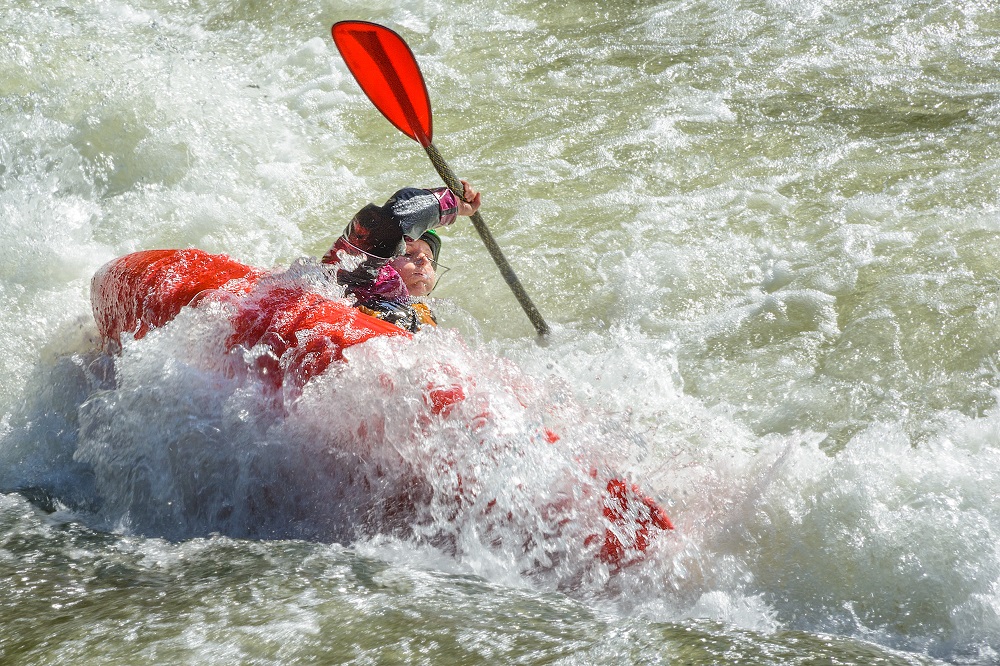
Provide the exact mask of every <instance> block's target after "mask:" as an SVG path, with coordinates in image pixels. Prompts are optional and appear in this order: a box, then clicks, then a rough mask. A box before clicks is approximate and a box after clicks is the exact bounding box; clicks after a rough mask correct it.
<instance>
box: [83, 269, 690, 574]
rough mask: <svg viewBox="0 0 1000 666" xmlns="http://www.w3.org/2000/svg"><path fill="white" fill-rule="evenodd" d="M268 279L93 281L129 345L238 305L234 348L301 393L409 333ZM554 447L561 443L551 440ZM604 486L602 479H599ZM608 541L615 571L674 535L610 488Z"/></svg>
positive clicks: (133, 277)
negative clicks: (358, 353) (187, 315)
mask: <svg viewBox="0 0 1000 666" xmlns="http://www.w3.org/2000/svg"><path fill="white" fill-rule="evenodd" d="M269 275H271V272H270V271H265V270H262V269H258V268H254V267H251V266H247V265H246V264H242V263H240V262H238V261H235V260H234V259H232V258H230V257H228V256H226V255H212V254H208V253H206V252H203V251H201V250H196V249H186V250H146V251H143V252H136V253H134V254H129V255H126V256H124V257H121V258H119V259H115V260H113V261H111V262H109V263H108V264H106V265H104V266H103V267H102V268H101V269H100V270H98V272H97V273H96V274H95V275H94V278H93V280H92V282H91V305H92V307H93V312H94V319H95V320H96V322H97V327H98V331H99V332H100V335H101V336H102V338H103V339H104V340H105V341H106V342H110V343H116V344H119V345H120V343H121V341H122V337H123V336H126V335H128V336H132V337H133V338H136V339H138V338H141V337H143V336H144V335H146V333H148V332H149V331H150V330H151V329H155V328H157V327H160V326H163V325H165V324H166V323H168V322H170V321H171V320H172V319H173V318H174V317H176V316H177V315H178V314H179V313H180V312H181V310H182V309H183V308H184V307H187V306H191V307H198V305H199V304H203V303H206V302H213V301H222V300H225V301H228V302H231V303H233V304H234V305H235V307H234V308H233V310H232V314H231V315H230V323H231V325H232V333H231V334H230V336H229V338H228V340H227V348H233V347H236V346H237V345H242V346H243V347H245V348H252V347H255V346H257V345H264V346H265V347H266V349H267V351H268V353H267V354H264V355H262V356H261V357H259V358H260V359H261V360H259V361H258V366H259V370H260V371H261V373H262V375H263V376H264V377H266V378H267V380H268V381H269V382H271V383H272V384H273V385H274V386H282V385H284V386H286V387H287V386H289V385H292V386H296V387H300V388H301V387H302V386H303V385H305V383H306V382H308V381H309V380H310V379H311V378H312V377H315V376H317V375H319V374H320V373H322V372H323V371H324V370H325V369H326V368H327V367H328V366H329V365H330V364H331V363H334V362H343V352H344V350H345V349H347V348H348V347H351V346H352V345H357V344H361V343H363V342H365V341H367V340H371V339H372V338H376V337H380V336H403V337H411V334H410V333H408V332H406V331H404V330H402V329H400V328H398V327H396V326H395V325H392V324H389V323H386V322H384V321H382V320H380V319H377V318H375V317H372V316H369V315H367V314H365V313H363V312H361V311H359V310H357V309H356V308H354V307H352V306H351V305H350V303H349V302H348V301H347V300H346V299H334V298H329V297H326V296H323V295H321V294H318V293H316V292H315V291H312V290H310V289H309V288H307V287H305V286H303V285H300V284H297V283H295V282H294V281H291V280H286V281H282V280H264V278H266V277H267V276H269ZM420 390H422V391H423V394H424V395H423V398H424V402H425V403H426V404H427V406H428V409H429V411H430V412H431V413H432V414H435V415H438V416H440V417H442V418H447V416H448V414H449V412H450V411H451V409H450V408H451V407H452V406H453V405H455V404H457V403H459V402H461V401H463V400H464V399H465V393H464V391H463V390H462V387H461V386H457V385H449V386H445V387H435V386H428V387H423V388H422V389H420ZM545 438H546V439H547V440H548V441H549V442H552V443H554V442H556V441H557V440H558V439H559V438H558V436H557V435H555V434H554V433H551V432H548V431H547V432H546V433H545ZM592 475H593V476H595V477H596V475H597V473H596V471H595V472H593V473H592ZM606 492H607V495H606V496H605V500H604V511H603V512H604V517H605V520H606V521H607V529H606V530H605V533H604V535H601V536H599V535H596V534H595V535H592V536H591V537H589V538H588V539H587V540H586V544H585V545H590V544H592V543H593V544H595V547H596V544H597V542H598V541H599V540H601V539H603V542H602V543H600V550H599V553H598V556H599V557H600V559H601V560H603V561H604V562H606V563H608V564H610V565H612V566H613V567H615V568H617V567H620V566H623V565H625V564H628V563H629V562H630V561H633V560H635V559H636V558H637V557H638V556H641V554H642V553H643V552H644V551H645V550H646V548H647V547H648V546H649V544H650V543H651V541H652V539H653V538H654V537H655V534H656V533H657V532H658V531H660V530H668V529H673V525H672V524H671V522H670V519H669V518H668V517H667V515H666V512H665V511H664V510H663V509H662V507H660V506H659V505H658V504H656V503H655V502H654V501H653V500H652V499H650V498H648V497H646V496H644V495H643V494H642V493H641V492H640V491H639V489H638V488H637V487H636V486H635V485H633V484H630V483H627V482H625V481H623V480H621V479H611V480H610V481H609V482H608V483H607V486H606Z"/></svg>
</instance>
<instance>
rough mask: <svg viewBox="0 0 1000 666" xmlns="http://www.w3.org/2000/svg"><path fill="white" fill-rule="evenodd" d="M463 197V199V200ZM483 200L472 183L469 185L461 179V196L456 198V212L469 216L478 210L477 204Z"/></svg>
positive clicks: (480, 203)
mask: <svg viewBox="0 0 1000 666" xmlns="http://www.w3.org/2000/svg"><path fill="white" fill-rule="evenodd" d="M463 199H464V201H463ZM482 203H483V200H482V197H481V196H480V194H479V192H477V191H476V190H475V189H474V188H473V187H472V185H469V181H467V180H463V181H462V198H461V199H459V200H458V214H459V215H464V216H466V217H470V216H472V215H475V213H476V211H477V210H479V206H480V205H482Z"/></svg>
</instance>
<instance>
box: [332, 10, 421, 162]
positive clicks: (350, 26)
mask: <svg viewBox="0 0 1000 666" xmlns="http://www.w3.org/2000/svg"><path fill="white" fill-rule="evenodd" d="M332 32H333V41H334V43H335V44H336V45H337V49H338V50H339V51H340V55H341V56H343V58H344V62H345V63H347V69H349V70H351V74H353V75H354V78H355V79H357V81H358V84H359V85H360V86H361V90H363V91H364V93H365V95H367V96H368V99H370V100H371V101H372V104H374V105H375V107H376V108H377V109H378V110H379V111H381V112H382V115H384V116H385V117H386V118H388V120H389V122H390V123H392V124H393V125H395V126H396V127H397V128H398V129H399V130H400V131H402V132H403V133H404V134H406V135H408V136H409V137H410V138H411V139H416V140H417V141H419V142H420V145H421V146H425V147H426V146H427V145H428V144H429V143H430V142H431V136H432V134H433V132H432V128H431V100H430V97H429V96H428V95H427V85H426V84H425V83H424V77H423V75H422V74H421V73H420V67H419V66H418V65H417V59H416V58H414V57H413V51H411V50H410V47H409V46H407V45H406V42H404V41H403V38H402V37H400V36H399V35H397V34H396V33H395V32H393V31H392V30H389V28H386V27H385V26H381V25H378V24H377V23H369V22H367V21H341V22H340V23H336V24H334V26H333V29H332Z"/></svg>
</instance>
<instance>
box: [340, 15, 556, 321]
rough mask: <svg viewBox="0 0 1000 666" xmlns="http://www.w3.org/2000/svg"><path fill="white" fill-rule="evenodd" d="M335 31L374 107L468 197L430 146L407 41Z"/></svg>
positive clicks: (372, 28)
mask: <svg viewBox="0 0 1000 666" xmlns="http://www.w3.org/2000/svg"><path fill="white" fill-rule="evenodd" d="M332 32H333V41H334V43H336V45H337V49H338V50H339V51H340V55H341V56H343V58H344V62H345V63H347V69H349V70H350V72H351V74H353V75H354V78H355V79H356V80H357V82H358V85H360V86H361V90H362V91H364V93H365V95H367V96H368V99H370V100H371V102H372V104H374V105H375V108H377V109H378V110H379V111H381V112H382V115H384V116H385V117H386V118H387V119H388V120H389V122H390V123H392V124H393V125H395V126H396V128H397V129H399V130H400V131H401V132H403V133H404V134H406V135H407V136H409V137H410V138H411V139H414V140H416V141H417V142H418V143H419V144H420V145H421V146H423V148H424V150H425V151H427V155H428V156H429V157H430V158H431V162H432V163H433V164H434V168H435V169H436V170H437V172H438V174H439V175H440V176H441V178H442V179H443V180H444V183H445V185H447V186H448V189H450V190H451V191H452V192H454V193H455V196H457V197H459V198H463V197H462V192H463V188H462V183H461V182H460V181H459V180H458V178H456V177H455V173H454V172H453V171H452V170H451V168H450V167H449V166H448V164H447V163H446V162H445V161H444V158H443V157H441V153H439V152H438V149H437V148H436V147H435V146H434V144H433V143H431V136H432V135H433V130H432V119H431V100H430V96H429V95H428V94H427V85H426V84H425V83H424V77H423V74H421V73H420V67H419V66H418V65H417V60H416V58H415V57H414V56H413V51H411V50H410V47H409V46H408V45H407V44H406V42H405V41H403V38H402V37H400V36H399V35H398V34H396V33H395V32H393V31H392V30H390V29H389V28H386V27H385V26H381V25H378V24H377V23H369V22H367V21H341V22H339V23H336V24H334V26H333V30H332ZM463 200H464V198H463ZM471 220H472V225H473V226H474V227H475V228H476V231H478V232H479V237H480V238H482V240H483V243H484V244H485V245H486V249H487V250H488V251H489V253H490V256H491V257H493V261H494V262H496V265H497V267H498V268H499V269H500V273H501V275H503V278H504V280H506V281H507V285H508V286H509V287H510V288H511V291H513V292H514V296H515V297H516V298H517V301H518V303H520V304H521V307H522V308H523V309H524V312H525V314H527V315H528V319H530V320H531V323H532V325H533V326H534V327H535V330H536V331H537V332H538V335H540V336H543V335H547V334H548V332H549V327H548V324H546V323H545V320H544V319H542V315H541V314H540V313H539V312H538V309H537V308H536V307H535V304H534V303H532V301H531V298H530V297H529V296H528V293H527V292H526V291H525V290H524V287H523V286H521V281H520V280H518V279H517V275H515V274H514V269H513V268H511V266H510V264H509V263H508V262H507V258H506V257H504V255H503V252H502V251H501V250H500V246H499V245H497V242H496V240H495V239H494V238H493V234H492V233H490V230H489V227H487V226H486V223H485V222H484V221H483V218H482V216H481V215H480V214H479V212H478V211H477V212H476V213H475V214H473V215H472V217H471Z"/></svg>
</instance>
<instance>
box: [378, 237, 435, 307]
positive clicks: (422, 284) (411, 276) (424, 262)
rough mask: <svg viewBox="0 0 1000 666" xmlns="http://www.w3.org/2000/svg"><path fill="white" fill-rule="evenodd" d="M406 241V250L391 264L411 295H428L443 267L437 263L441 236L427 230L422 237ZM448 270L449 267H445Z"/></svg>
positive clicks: (406, 239)
mask: <svg viewBox="0 0 1000 666" xmlns="http://www.w3.org/2000/svg"><path fill="white" fill-rule="evenodd" d="M403 240H405V241H406V251H405V252H404V253H403V254H401V255H399V256H398V257H395V258H394V259H393V260H392V262H390V265H391V266H392V267H393V268H394V269H395V270H396V272H397V273H399V277H401V278H402V279H403V283H404V284H405V285H406V289H407V291H409V292H410V296H416V297H420V296H426V295H427V294H429V293H431V291H432V290H433V289H434V285H435V284H437V280H438V277H439V276H440V273H441V272H443V271H442V270H441V269H442V267H441V266H440V265H439V264H438V263H437V258H438V254H440V252H441V237H440V236H438V235H437V234H436V233H435V232H434V231H430V230H428V231H425V232H424V233H423V234H421V236H420V238H418V239H416V240H410V239H409V238H404V239H403ZM444 270H447V269H444Z"/></svg>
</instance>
